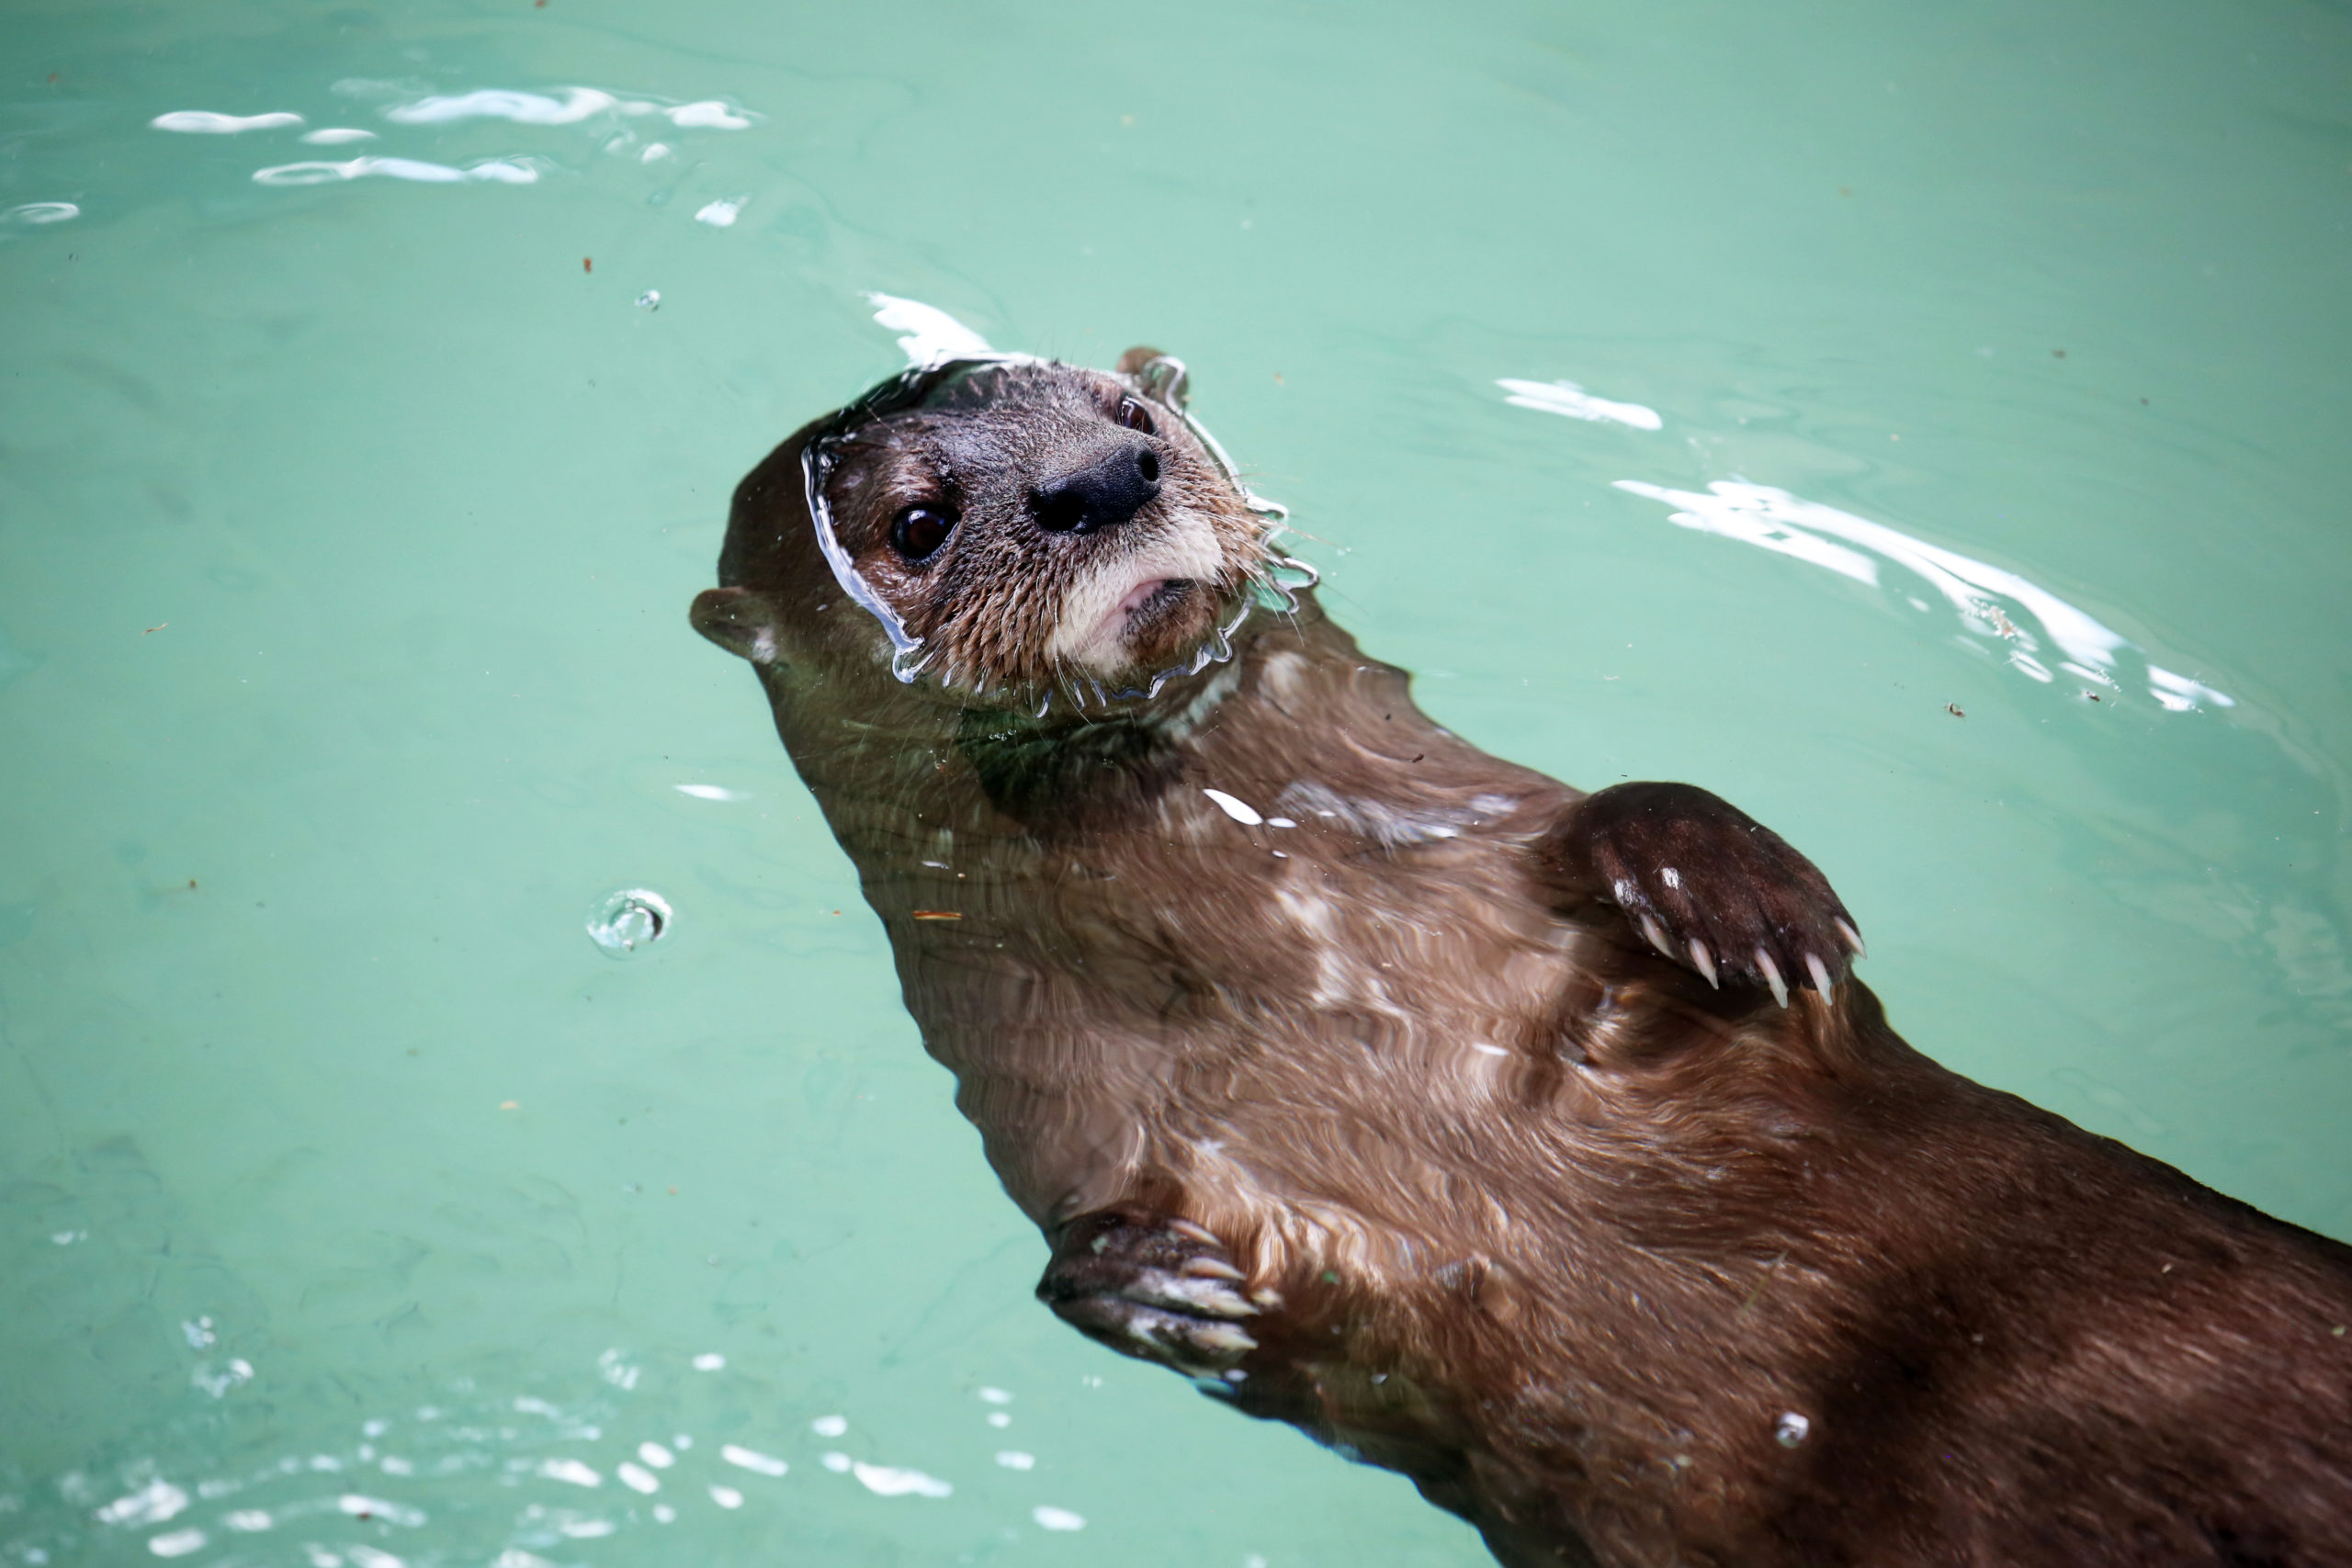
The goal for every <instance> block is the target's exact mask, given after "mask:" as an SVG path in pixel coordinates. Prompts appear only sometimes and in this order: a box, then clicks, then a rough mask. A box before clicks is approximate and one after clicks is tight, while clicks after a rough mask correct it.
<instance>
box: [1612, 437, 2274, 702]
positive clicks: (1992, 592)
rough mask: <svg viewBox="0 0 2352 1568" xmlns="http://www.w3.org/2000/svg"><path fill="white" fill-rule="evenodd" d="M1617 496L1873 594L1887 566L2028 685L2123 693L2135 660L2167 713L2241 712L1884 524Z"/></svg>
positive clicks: (2062, 609) (1714, 501)
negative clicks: (1993, 648) (2047, 658)
mask: <svg viewBox="0 0 2352 1568" xmlns="http://www.w3.org/2000/svg"><path fill="white" fill-rule="evenodd" d="M1617 488H1618V489H1619V490H1622V491H1627V492H1629V493H1631V494H1634V495H1639V496H1645V497H1647V498H1648V499H1650V500H1652V501H1659V502H1665V503H1666V504H1668V506H1671V507H1673V508H1674V511H1673V512H1671V513H1669V514H1668V521H1669V522H1671V523H1674V524H1677V525H1679V526H1681V527H1685V528H1693V529H1697V530H1698V531H1700V532H1701V533H1706V534H1713V535H1716V536H1720V537H1723V538H1726V539H1737V540H1739V541H1740V542H1741V543H1743V544H1748V545H1754V546H1756V547H1758V549H1766V550H1770V551H1772V552H1774V553H1775V554H1778V555H1785V556H1791V557H1793V558H1796V559H1798V560H1802V561H1805V562H1808V563H1810V564H1812V565H1814V566H1818V567H1822V568H1824V569H1826V570H1830V571H1834V572H1837V573H1838V575H1840V576H1841V577H1849V578H1851V579H1853V580H1854V581H1857V582H1863V583H1868V584H1869V585H1871V587H1873V588H1877V587H1883V586H1888V585H1887V584H1885V583H1883V582H1882V581H1881V576H1880V567H1881V565H1882V564H1884V565H1887V566H1892V567H1894V568H1896V569H1898V570H1901V571H1902V572H1904V573H1905V574H1906V575H1907V576H1908V577H1909V578H1910V579H1912V580H1914V581H1917V582H1918V583H1919V584H1920V585H1922V586H1924V587H1926V588H1928V589H1930V590H1932V591H1933V592H1936V593H1937V594H1939V596H1941V597H1942V598H1943V600H1944V601H1945V602H1946V603H1947V604H1949V605H1951V608H1952V609H1954V610H1956V611H1957V612H1958V613H1959V615H1960V624H1961V626H1962V629H1963V630H1965V631H1967V632H1968V633H1970V634H1972V635H1973V636H1975V637H1981V638H1985V639H1987V640H1989V641H1993V642H1996V643H2000V644H2005V645H2007V663H2008V664H2009V666H2010V667H2011V668H2012V669H2014V670H2016V671H2018V672H2019V673H2020V674H2023V675H2024V676H2026V677H2027V678H2028V679H2030V680H2033V681H2038V682H2042V683H2044V684H2048V683H2050V682H2053V681H2055V680H2056V679H2057V677H2058V675H2059V674H2061V673H2064V674H2067V675H2071V676H2073V677H2075V679H2076V680H2079V681H2088V682H2092V683H2094V684H2095V685H2097V686H2098V687H2099V688H2101V689H2103V690H2109V691H2119V690H2120V680H2119V677H2128V676H2130V675H2131V674H2133V673H2134V671H2130V670H2127V669H2126V668H2125V665H2124V656H2125V655H2127V654H2131V655H2135V656H2139V657H2137V658H2135V659H2134V660H2133V661H2132V662H2133V663H2134V664H2136V666H2137V670H2136V674H2137V676H2138V678H2139V679H2140V680H2141V681H2143V682H2145V685H2144V689H2145V691H2146V692H2147V694H2148V695H2149V696H2151V697H2153V698H2154V700H2155V702H2156V704H2157V705H2158V706H2160V707H2162V708H2164V709H2165V711H2167V712H2171V713H2191V712H2194V711H2196V710H2197V709H2198V708H2199V706H2200V705H2211V706H2214V707H2222V708H2226V707H2234V706H2236V705H2237V703H2236V699H2234V698H2233V697H2231V696H2230V695H2229V694H2226V693H2224V692H2220V691H2217V690H2215V689H2214V688H2213V687H2211V686H2209V685H2206V684H2205V683H2204V682H2201V681H2198V680H2195V679H2193V678H2192V677H2189V676H2187V675H2182V674H2179V673H2177V672H2176V671H2171V670H2166V669H2164V668H2163V667H2161V666H2159V665H2156V664H2154V663H2150V662H2148V661H2147V660H2146V659H2145V657H2144V656H2141V655H2140V649H2139V648H2138V646H2137V645H2136V644H2134V643H2133V642H2132V641H2131V639H2130V638H2129V637H2125V636H2124V635H2123V634H2122V633H2121V632H2119V631H2117V630H2115V629H2114V628H2113V627H2112V626H2107V625H2106V624H2104V623H2103V622H2101V621H2099V620H2098V618H2097V617H2095V616H2093V615H2090V614H2089V613H2088V612H2087V611H2085V610H2083V609H2081V608H2079V607H2078V606H2076V605H2074V604H2068V603H2067V602H2066V601H2065V600H2064V599H2062V598H2060V597H2059V596H2058V595H2057V594H2055V593H2052V592H2050V591H2049V590H2048V589H2046V588H2043V587H2041V586H2040V585H2039V584H2037V583H2035V582H2033V581H2030V580H2028V579H2026V578H2024V577H2021V576H2019V575H2018V573H2016V572H2014V571H2010V570H2007V569H2006V568H2002V567H1997V566H1993V565H1990V564H1988V563H1986V562H1985V561H1981V560H1976V559H1974V558H1971V557H1968V556H1964V555H1962V554H1961V553H1960V552H1958V551H1957V550H1950V549H1946V548H1944V547H1942V546H1940V545H1931V544H1929V543H1928V542H1927V541H1926V540H1924V539H1917V538H1914V537H1912V536H1910V535H1908V534H1905V533H1904V532H1902V531H1901V530H1900V529H1896V528H1890V527H1888V526H1887V525H1885V524H1883V523H1873V522H1871V520H1870V519H1869V518H1867V517H1857V516H1855V515H1854V514H1853V513H1850V512H1841V511H1839V510H1838V508H1836V507H1834V506H1825V505H1823V504H1822V503H1821V502H1815V501H1807V500H1805V499H1804V498H1803V497H1802V496H1797V495H1792V494H1790V493H1789V492H1788V491H1784V490H1778V489H1775V488H1774V487H1772V486H1770V485H1759V484H1750V483H1747V481H1745V480H1739V479H1717V480H1714V481H1713V482H1712V483H1710V484H1709V485H1708V486H1707V489H1706V491H1704V492H1703V493H1702V492H1701V491H1688V490H1673V489H1669V488H1668V487H1666V486H1664V485H1656V484H1650V483H1646V482H1645V481H1643V480H1640V479H1619V480H1618V481H1617ZM1833 540H1843V541H1845V543H1843V544H1838V543H1832V541H1833ZM1849 546H1860V548H1859V549H1855V548H1849ZM1897 591H1898V592H1900V590H1897ZM1903 596H1904V598H1905V601H1906V602H1907V603H1908V604H1911V605H1912V606H1913V607H1914V608H1915V609H1918V610H1921V611H1925V610H1926V609H1927V608H1928V604H1927V602H1926V601H1925V600H1922V599H1920V598H1919V597H1918V596H1917V594H1914V593H1909V592H1905V593H1904V595H1903ZM2044 649H2049V650H2051V651H2052V653H2053V655H2054V658H2055V663H2056V669H2055V670H2053V669H2052V667H2051V665H2050V664H2048V663H2045V662H2044V661H2043V660H2041V658H2039V657H2037V655H2039V654H2040V653H2041V652H2042V651H2043V650H2044Z"/></svg>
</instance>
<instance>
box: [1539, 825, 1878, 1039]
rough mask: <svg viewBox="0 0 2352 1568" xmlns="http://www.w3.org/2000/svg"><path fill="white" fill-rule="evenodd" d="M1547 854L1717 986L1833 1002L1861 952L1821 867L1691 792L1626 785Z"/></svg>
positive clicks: (1780, 998) (1569, 828)
mask: <svg viewBox="0 0 2352 1568" xmlns="http://www.w3.org/2000/svg"><path fill="white" fill-rule="evenodd" d="M1539 853H1540V854H1541V855H1542V856H1543V858H1544V860H1545V861H1547V862H1548V863H1550V864H1551V866H1552V867H1553V868H1554V869H1555V870H1556V871H1557V872H1559V873H1561V874H1563V875H1564V876H1565V879H1566V881H1567V882H1568V883H1569V884H1570V885H1571V886H1575V887H1576V888H1577V889H1578V890H1580V891H1582V892H1584V893H1587V894H1589V895H1590V896H1592V897H1599V898H1602V899H1605V900H1607V901H1608V902H1610V903H1612V904H1614V905H1616V906H1617V907H1618V908H1621V909H1623V911H1624V912H1625V917H1626V919H1629V920H1631V921H1632V922H1633V923H1634V928H1635V929H1636V930H1638V931H1640V932H1641V933H1642V935H1643V937H1644V938H1645V939H1646V940H1647V941H1648V942H1649V944H1650V945H1651V946H1652V947H1655V948H1657V950H1658V951H1659V952H1660V953H1664V954H1665V955H1666V956H1667V957H1668V958H1670V959H1672V960H1674V961H1675V962H1676V963H1677V964H1682V965H1683V966H1684V967H1686V968H1689V969H1693V970H1696V971H1697V972H1698V973H1699V974H1701V975H1702V976H1705V977H1706V980H1707V983H1708V984H1709V985H1711V986H1717V987H1720V986H1721V985H1722V984H1723V982H1724V980H1725V979H1730V980H1735V981H1736V980H1745V981H1747V982H1749V983H1750V984H1753V985H1758V986H1764V987H1769V988H1770V991H1771V993H1772V998H1773V1000H1775V1001H1777V1002H1779V1003H1780V1004H1781V1006H1782V1007H1786V1006H1788V1003H1789V987H1791V986H1792V985H1795V986H1798V987H1807V986H1809V987H1812V988H1813V989H1814V990H1816V991H1819V992H1822V993H1823V994H1824V995H1826V994H1827V993H1828V991H1829V988H1830V987H1831V986H1832V985H1833V984H1835V983H1836V982H1837V981H1838V979H1839V978H1841V977H1842V976H1844V975H1845V973H1846V965H1847V961H1848V959H1849V956H1851V957H1859V956H1860V954H1861V953H1862V937H1861V932H1860V931H1858V930H1857V929H1856V928H1855V925H1854V918H1853V917H1852V916H1851V915H1849V914H1848V913H1847V912H1846V906H1845V905H1843V904H1842V903H1840V902H1838V895H1837V894H1835V893H1833V892H1831V891H1830V888H1829V882H1828V879H1827V878H1826V877H1824V876H1823V875H1822V874H1821V873H1820V871H1819V870H1818V869H1816V868H1815V865H1814V863H1812V862H1811V861H1809V860H1807V859H1805V858H1804V856H1803V855H1801V854H1799V853H1797V852H1796V851H1795V850H1793V849H1792V848H1790V847H1789V842H1788V840H1785V839H1783V838H1781V836H1780V835H1779V834H1778V833H1775V832H1773V831H1772V830H1771V829H1770V828H1767V827H1765V826H1764V825H1763V824H1762V823H1760V822H1758V821H1757V820H1756V819H1755V818H1752V817H1750V816H1748V815H1747V813H1746V812H1744V811H1741V810H1740V809H1739V808H1738V807H1735V806H1733V805H1732V804H1731V803H1730V802H1729V801H1727V800H1724V798H1722V797H1721V796H1720V795H1710V794H1708V793H1707V792H1706V791H1705V790H1703V789H1699V788H1697V787H1695V786H1693V785H1691V784H1618V785H1616V786H1614V787H1613V788H1610V789H1604V790H1602V791H1601V792H1600V794H1598V795H1589V796H1587V797H1586V798H1585V799H1583V800H1582V801H1579V802H1578V803H1577V805H1576V806H1575V807H1572V808H1571V809H1570V810H1569V811H1568V813H1567V814H1566V817H1565V818H1564V819H1563V820H1562V821H1561V823H1560V825H1559V827H1558V828H1556V829H1554V830H1553V832H1552V833H1551V835H1550V836H1549V837H1547V838H1546V839H1545V840H1544V841H1543V843H1542V844H1541V845H1540V846H1539Z"/></svg>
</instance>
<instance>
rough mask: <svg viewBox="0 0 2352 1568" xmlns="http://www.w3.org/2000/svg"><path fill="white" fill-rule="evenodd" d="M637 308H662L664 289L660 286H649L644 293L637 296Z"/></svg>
mask: <svg viewBox="0 0 2352 1568" xmlns="http://www.w3.org/2000/svg"><path fill="white" fill-rule="evenodd" d="M637 308H638V309H639V310H660V309H661V308H662V290H660V289H659V288H649V289H647V290H646V291H645V292H644V293H642V294H640V295H639V296H638V297H637Z"/></svg>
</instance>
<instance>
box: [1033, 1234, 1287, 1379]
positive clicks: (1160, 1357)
mask: <svg viewBox="0 0 2352 1568" xmlns="http://www.w3.org/2000/svg"><path fill="white" fill-rule="evenodd" d="M1037 1298H1038V1299H1039V1300H1040V1301H1042V1302H1044V1303H1046V1305H1047V1306H1049V1307H1051V1308H1053V1309H1054V1313H1055V1314H1056V1315H1057V1316H1058V1317H1059V1318H1061V1320H1062V1321H1063V1322H1065V1323H1067V1324H1069V1325H1071V1326H1072V1327H1074V1328H1077V1329H1078V1330H1079V1331H1080V1332H1081V1333H1083V1334H1085V1335H1087V1336H1088V1337H1091V1338H1094V1339H1099V1340H1101V1341H1102V1342H1103V1343H1104V1344H1106V1345H1108V1346H1110V1347H1111V1348H1113V1349H1114V1350H1119V1351H1122V1352H1124V1353H1125V1354H1127V1355H1130V1356H1138V1357H1141V1358H1142V1359H1145V1360H1149V1361H1159V1362H1160V1363H1162V1364H1164V1365H1167V1366H1171V1367H1174V1368H1176V1369H1177V1370H1178V1371H1183V1372H1188V1373H1192V1374H1193V1375H1195V1376H1198V1375H1203V1374H1208V1373H1216V1372H1221V1371H1225V1370H1226V1369H1227V1368H1229V1367H1231V1366H1233V1365H1234V1364H1235V1363H1236V1362H1238V1361H1239V1360H1240V1359H1241V1358H1242V1357H1244V1356H1246V1355H1248V1354H1249V1353H1250V1351H1251V1350H1254V1349H1256V1348H1257V1347H1258V1341H1257V1340H1256V1339H1255V1338H1253V1337H1251V1336H1250V1334H1249V1333H1248V1332H1247V1331H1246V1330H1245V1329H1243V1328H1242V1327H1241V1320H1243V1319H1244V1318H1249V1317H1254V1316H1256V1315H1257V1314H1258V1312H1259V1311H1260V1307H1259V1305H1258V1303H1255V1302H1253V1301H1251V1300H1250V1297H1249V1296H1248V1295H1247V1294H1245V1293H1244V1280H1243V1275H1242V1272H1241V1270H1240V1269H1238V1268H1236V1267H1234V1264H1233V1259H1232V1258H1231V1256H1230V1255H1229V1254H1227V1251H1226V1248H1225V1244H1224V1243H1222V1242H1220V1241H1218V1240H1217V1238H1216V1235H1214V1234H1213V1233H1211V1232H1210V1231H1208V1230H1206V1229H1205V1228H1204V1227H1202V1226H1200V1225H1197V1224H1193V1223H1192V1222H1191V1221H1190V1220H1181V1219H1175V1218H1172V1217H1170V1216H1168V1215H1164V1214H1153V1213H1146V1212H1143V1211H1138V1210H1104V1211H1102V1212H1100V1213H1091V1214H1086V1215H1082V1216H1080V1218H1078V1219H1075V1220H1072V1221H1071V1222H1070V1223H1069V1224H1068V1225H1065V1226H1064V1227H1063V1228H1062V1231H1061V1233H1060V1235H1058V1236H1057V1237H1056V1238H1055V1244H1054V1258H1053V1261H1052V1262H1051V1263H1049V1264H1047V1265H1046V1277H1045V1278H1044V1279H1042V1280H1039V1281H1038V1282H1037Z"/></svg>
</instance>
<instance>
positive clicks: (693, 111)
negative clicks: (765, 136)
mask: <svg viewBox="0 0 2352 1568" xmlns="http://www.w3.org/2000/svg"><path fill="white" fill-rule="evenodd" d="M557 91H558V92H559V93H560V94H561V95H562V96H560V97H549V96H546V95H545V94H542V93H521V92H515V91H514V90H512V89H509V88H504V87H484V88H481V89H480V90H478V91H475V92H471V93H459V94H456V95H453V96H440V95H433V96H425V97H421V98H416V99H413V100H412V101H410V102H407V103H400V104H393V105H391V106H390V107H388V108H386V109H385V110H384V111H383V113H384V118H386V119H389V120H390V121H391V122H392V123H393V124H395V125H449V124H454V123H455V122H457V121H458V120H467V119H503V120H506V121H508V122H510V123H512V124H515V125H577V124H579V123H580V122H581V121H582V120H585V119H592V118H595V117H596V116H598V115H613V116H617V117H620V118H636V117H639V116H643V115H658V116H660V117H661V118H664V119H666V120H668V121H669V122H670V123H671V124H672V125H674V126H676V127H678V128H679V129H680V130H749V129H750V128H751V127H752V126H753V125H754V124H756V123H758V118H759V117H758V116H756V115H753V114H752V113H751V112H749V111H748V110H745V109H741V108H738V107H735V106H734V105H732V104H729V103H727V102H724V101H723V100H721V99H718V98H703V99H699V100H697V101H695V102H694V103H690V104H662V103H659V102H656V101H655V100H653V99H650V98H624V97H621V96H618V95H617V94H614V93H608V92H605V90H604V89H603V88H601V87H560V88H558V89H557Z"/></svg>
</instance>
